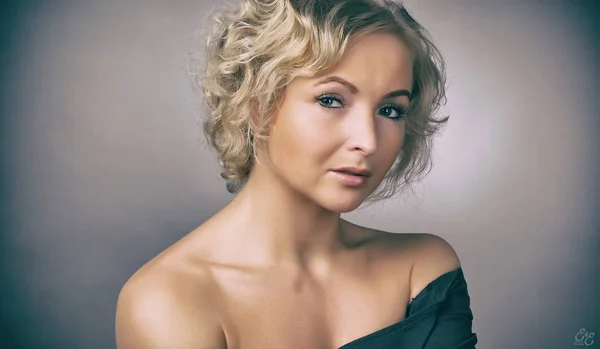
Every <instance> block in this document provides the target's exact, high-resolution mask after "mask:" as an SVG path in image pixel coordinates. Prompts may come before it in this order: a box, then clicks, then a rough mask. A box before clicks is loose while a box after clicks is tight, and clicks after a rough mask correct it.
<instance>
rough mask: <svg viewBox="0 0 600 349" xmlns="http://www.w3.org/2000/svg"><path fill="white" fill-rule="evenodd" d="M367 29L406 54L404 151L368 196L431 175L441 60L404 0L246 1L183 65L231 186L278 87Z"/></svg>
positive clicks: (321, 65)
mask: <svg viewBox="0 0 600 349" xmlns="http://www.w3.org/2000/svg"><path fill="white" fill-rule="evenodd" d="M374 32H388V33H392V34H395V35H397V36H398V37H399V38H400V39H401V40H402V41H403V42H404V43H405V45H406V46H407V48H408V49H409V51H410V52H411V54H412V59H413V86H412V97H411V101H410V106H409V112H408V114H407V115H406V118H405V120H406V124H405V125H406V128H405V130H406V134H405V139H404V143H403V147H402V151H401V152H400V154H399V156H398V158H397V160H396V162H395V163H394V165H393V166H392V168H391V169H390V171H389V172H388V173H387V174H386V176H385V178H384V180H383V182H382V184H381V185H380V186H379V188H378V190H376V191H375V192H374V193H373V194H372V195H371V196H370V197H369V198H368V200H367V201H373V200H378V199H383V198H388V197H391V196H393V195H394V194H395V193H397V192H398V191H399V190H400V189H402V188H403V187H404V186H406V185H409V184H410V183H412V182H415V181H417V180H420V179H422V178H424V177H425V176H426V175H427V174H428V173H429V171H430V170H431V167H432V165H433V164H432V160H431V157H432V154H431V153H432V138H433V136H434V135H435V134H436V133H437V132H438V131H439V130H440V128H441V127H442V126H443V124H444V123H445V122H447V120H448V117H444V118H442V119H435V118H434V115H435V114H436V112H437V111H438V110H439V108H440V107H441V106H442V105H443V104H445V102H446V94H445V82H446V76H445V66H444V61H443V58H442V56H441V53H440V51H439V50H438V48H437V47H436V46H435V45H434V44H433V43H432V41H431V39H430V36H429V34H428V32H427V31H426V30H425V29H424V28H423V27H422V26H421V25H420V24H419V23H417V21H415V19H414V18H413V17H412V16H411V15H410V14H409V13H408V12H407V10H406V9H405V8H404V6H403V5H402V4H400V3H397V2H393V1H390V0H244V1H243V3H242V6H241V7H238V8H236V9H230V10H222V11H220V12H217V14H216V15H214V20H213V21H212V30H210V33H209V34H208V40H207V42H206V46H205V47H203V48H202V50H199V51H198V50H197V51H191V55H190V58H191V59H190V64H189V67H188V73H189V77H190V79H191V81H192V83H193V86H194V87H195V88H196V90H197V91H201V92H202V94H203V99H204V101H205V102H206V106H208V111H207V113H206V114H207V117H206V119H205V120H204V133H205V136H206V137H207V140H208V141H209V143H210V145H211V146H212V147H213V148H214V149H215V150H216V152H217V155H218V158H219V161H220V163H221V165H222V168H223V171H222V173H221V177H223V178H224V179H225V180H226V183H227V190H228V191H229V192H231V193H235V192H237V191H239V190H240V189H241V187H242V186H243V184H244V183H245V181H246V180H247V178H248V176H249V174H250V170H251V169H252V166H253V164H254V161H255V154H257V152H258V151H259V150H260V149H259V146H260V145H264V143H265V141H267V140H268V135H269V126H270V121H271V118H272V116H273V114H274V112H275V110H276V108H277V106H278V104H279V102H280V100H281V96H282V94H283V92H284V90H285V87H286V86H287V85H288V84H289V83H290V82H291V81H292V80H293V79H294V78H296V77H300V76H302V77H312V76H316V75H318V74H319V73H322V72H324V71H326V70H327V69H329V68H331V67H333V66H334V65H335V64H336V63H337V62H339V61H340V59H341V58H342V56H343V54H344V51H345V48H346V46H347V44H348V42H349V41H350V40H351V39H353V38H355V37H357V36H359V35H365V34H369V33H374ZM204 53H206V55H205V56H204ZM401 179H403V180H401Z"/></svg>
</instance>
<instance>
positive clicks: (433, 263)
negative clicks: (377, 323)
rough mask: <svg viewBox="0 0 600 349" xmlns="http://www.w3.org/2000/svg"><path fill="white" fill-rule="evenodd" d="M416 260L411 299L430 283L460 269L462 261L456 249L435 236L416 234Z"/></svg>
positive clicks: (413, 270)
mask: <svg viewBox="0 0 600 349" xmlns="http://www.w3.org/2000/svg"><path fill="white" fill-rule="evenodd" d="M412 239H413V241H414V242H413V246H414V247H413V248H414V251H413V252H414V258H413V266H412V270H411V277H410V288H411V298H414V297H416V296H417V295H418V294H419V293H420V292H421V291H422V290H423V289H424V288H425V287H426V286H427V285H428V284H429V283H430V282H432V281H433V280H435V279H437V278H438V277H440V276H442V275H443V274H446V273H448V272H450V271H453V270H456V269H458V268H459V267H460V266H461V265H460V260H459V258H458V255H457V253H456V251H455V250H454V248H453V247H452V246H451V245H450V243H448V241H446V240H444V239H443V238H441V237H439V236H437V235H433V234H414V237H413V238H412Z"/></svg>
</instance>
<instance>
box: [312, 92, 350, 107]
mask: <svg viewBox="0 0 600 349" xmlns="http://www.w3.org/2000/svg"><path fill="white" fill-rule="evenodd" d="M315 99H316V101H317V102H318V103H319V104H320V105H321V106H322V107H325V108H332V109H336V108H342V107H343V106H344V104H343V103H344V101H343V99H342V98H341V97H336V96H331V95H325V96H320V97H317V98H315Z"/></svg>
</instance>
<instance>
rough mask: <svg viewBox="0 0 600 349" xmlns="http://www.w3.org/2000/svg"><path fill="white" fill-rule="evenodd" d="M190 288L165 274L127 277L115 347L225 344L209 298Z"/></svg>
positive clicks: (209, 348)
mask: <svg viewBox="0 0 600 349" xmlns="http://www.w3.org/2000/svg"><path fill="white" fill-rule="evenodd" d="M190 291H191V289H190V288H189V287H185V285H177V284H176V283H174V282H173V280H169V279H168V278H152V279H142V280H135V281H133V280H131V281H129V282H128V283H127V284H126V285H125V286H124V287H123V290H121V293H120V294H119V300H118V302H117V314H116V326H115V335H116V341H117V348H118V349H164V348H181V349H218V348H226V344H225V337H224V334H223V331H222V329H221V326H220V324H219V323H218V321H217V316H216V313H215V311H214V309H212V307H211V306H210V301H209V299H207V298H205V297H204V295H202V294H201V293H200V292H198V293H196V292H190ZM194 296H195V297H194Z"/></svg>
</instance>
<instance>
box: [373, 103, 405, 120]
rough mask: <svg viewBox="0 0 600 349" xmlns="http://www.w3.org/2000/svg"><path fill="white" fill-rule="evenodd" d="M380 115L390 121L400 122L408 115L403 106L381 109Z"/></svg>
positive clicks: (387, 106) (390, 106)
mask: <svg viewBox="0 0 600 349" xmlns="http://www.w3.org/2000/svg"><path fill="white" fill-rule="evenodd" d="M379 114H380V115H381V116H384V117H386V118H388V119H392V120H400V119H402V118H403V117H404V115H405V114H406V108H405V107H403V106H401V105H386V106H384V107H383V108H381V109H379Z"/></svg>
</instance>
